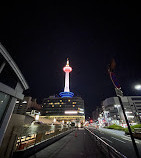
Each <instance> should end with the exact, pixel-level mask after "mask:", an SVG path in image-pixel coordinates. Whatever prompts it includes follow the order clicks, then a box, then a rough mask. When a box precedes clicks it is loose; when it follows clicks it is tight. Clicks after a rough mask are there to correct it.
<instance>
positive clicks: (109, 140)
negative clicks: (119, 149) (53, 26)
mask: <svg viewBox="0 0 141 158" xmlns="http://www.w3.org/2000/svg"><path fill="white" fill-rule="evenodd" d="M101 139H105V140H107V141H108V142H110V143H113V142H112V141H110V140H109V139H107V138H105V137H101Z"/></svg>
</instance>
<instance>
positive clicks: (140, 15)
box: [0, 1, 141, 117]
mask: <svg viewBox="0 0 141 158" xmlns="http://www.w3.org/2000/svg"><path fill="white" fill-rule="evenodd" d="M33 2H34V3H33V4H29V3H27V4H26V3H23V4H22V3H20V2H19V1H18V2H13V3H11V4H10V3H7V4H3V5H1V10H0V15H1V16H0V19H1V21H0V42H1V43H2V44H3V46H4V47H5V48H6V49H7V50H8V52H9V53H10V55H11V56H12V58H13V59H14V61H15V62H16V64H17V65H18V67H19V68H20V70H21V72H22V73H23V75H24V77H25V79H26V81H27V83H28V84H29V87H30V89H29V90H27V91H25V94H26V95H30V96H32V97H33V98H37V101H38V103H41V101H42V99H43V98H44V97H49V96H50V95H54V94H58V93H59V92H60V91H63V88H64V72H63V70H62V68H63V66H65V64H66V59H67V57H68V58H69V59H70V66H71V67H72V69H73V71H72V72H71V75H70V89H71V91H72V92H74V93H75V95H77V96H81V97H82V98H83V99H84V101H85V111H86V116H87V117H88V116H91V113H92V111H93V110H94V109H95V108H96V107H97V106H100V104H101V101H102V100H104V99H106V98H107V97H112V96H115V92H114V88H113V85H112V82H111V81H110V79H109V76H108V73H107V65H108V64H109V63H110V61H111V59H112V58H114V59H115V61H116V64H117V65H116V69H115V72H116V75H117V77H118V80H119V82H120V84H121V87H122V90H123V92H124V95H141V91H138V92H137V91H135V90H134V89H133V86H134V84H136V83H141V11H140V5H139V4H133V3H132V4H131V5H130V4H128V5H127V4H123V3H121V4H112V3H111V4H108V3H107V4H106V3H101V4H100V3H99V4H91V3H88V2H87V3H83V2H81V3H79V4H76V3H69V2H67V3H66V4H65V3H61V2H60V3H59V2H58V3H52V4H51V3H48V4H45V3H44V4H43V3H41V1H37V2H38V3H36V2H35V1H33Z"/></svg>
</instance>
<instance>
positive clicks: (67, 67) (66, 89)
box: [59, 58, 74, 97]
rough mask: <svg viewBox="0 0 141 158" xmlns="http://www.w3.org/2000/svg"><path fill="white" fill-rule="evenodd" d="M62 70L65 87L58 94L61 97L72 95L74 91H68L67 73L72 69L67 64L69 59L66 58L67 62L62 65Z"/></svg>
mask: <svg viewBox="0 0 141 158" xmlns="http://www.w3.org/2000/svg"><path fill="white" fill-rule="evenodd" d="M63 71H64V72H65V87H64V92H61V93H60V94H59V95H60V96H61V97H73V95H74V93H72V92H70V89H69V73H70V72H71V71H72V68H71V67H70V66H69V59H68V58H67V64H66V66H65V67H63Z"/></svg>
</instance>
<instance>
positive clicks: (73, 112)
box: [42, 96, 85, 122]
mask: <svg viewBox="0 0 141 158" xmlns="http://www.w3.org/2000/svg"><path fill="white" fill-rule="evenodd" d="M42 115H44V116H46V117H47V118H55V119H56V120H57V121H60V122H62V121H64V122H67V121H70V122H77V121H80V122H83V121H84V120H85V113H84V100H83V99H82V98H81V97H72V98H69V97H63V98H62V97H55V96H50V97H49V98H45V99H44V100H43V110H42Z"/></svg>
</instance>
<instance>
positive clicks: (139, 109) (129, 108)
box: [103, 96, 141, 123]
mask: <svg viewBox="0 0 141 158" xmlns="http://www.w3.org/2000/svg"><path fill="white" fill-rule="evenodd" d="M121 98H122V102H123V105H124V109H125V113H126V116H127V118H128V120H129V122H138V123H140V122H141V121H140V120H141V96H124V97H121ZM103 111H104V113H105V117H106V118H110V119H111V121H112V120H113V121H114V120H115V121H116V120H119V121H120V122H125V119H124V116H123V113H122V109H121V105H120V103H119V100H118V98H117V97H111V98H107V99H105V100H104V101H103Z"/></svg>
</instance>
